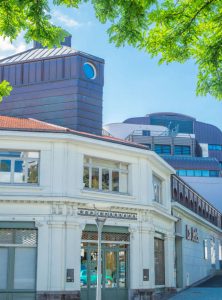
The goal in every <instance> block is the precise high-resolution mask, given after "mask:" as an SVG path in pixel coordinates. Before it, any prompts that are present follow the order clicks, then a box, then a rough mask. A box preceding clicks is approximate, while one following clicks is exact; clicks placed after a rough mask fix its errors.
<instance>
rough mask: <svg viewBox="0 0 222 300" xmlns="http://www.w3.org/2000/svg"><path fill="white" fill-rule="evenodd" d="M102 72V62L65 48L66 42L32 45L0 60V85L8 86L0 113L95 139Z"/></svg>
mask: <svg viewBox="0 0 222 300" xmlns="http://www.w3.org/2000/svg"><path fill="white" fill-rule="evenodd" d="M103 69H104V60H103V59H101V58H98V57H95V56H92V55H89V54H87V53H83V52H81V51H78V50H75V49H73V48H71V37H68V38H67V39H66V40H65V41H64V43H62V45H61V47H54V48H51V49H48V48H44V47H43V46H42V45H41V44H39V43H36V42H35V43H34V47H33V48H32V49H29V50H27V51H24V52H22V53H17V54H15V55H13V56H10V57H6V58H4V59H2V60H0V81H2V80H7V81H9V82H10V83H11V85H12V86H13V91H12V93H11V95H10V96H9V97H7V101H3V102H2V104H1V114H2V115H6V116H11V117H25V118H35V119H38V120H41V121H45V122H50V123H53V124H56V125H59V126H64V127H69V128H71V129H74V130H77V131H84V132H88V133H92V134H99V135H101V132H102V96H103V76H104V75H103Z"/></svg>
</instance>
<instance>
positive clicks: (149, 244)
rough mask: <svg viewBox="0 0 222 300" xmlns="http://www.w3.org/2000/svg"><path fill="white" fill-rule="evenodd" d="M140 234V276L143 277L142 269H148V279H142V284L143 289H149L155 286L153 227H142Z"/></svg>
mask: <svg viewBox="0 0 222 300" xmlns="http://www.w3.org/2000/svg"><path fill="white" fill-rule="evenodd" d="M141 234H142V236H141V240H142V243H141V248H142V249H141V252H142V270H141V271H140V272H141V276H142V277H143V269H149V281H143V278H142V286H143V288H144V289H151V288H154V287H155V264H154V229H152V228H150V227H142V233H141Z"/></svg>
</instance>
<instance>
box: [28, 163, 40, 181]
mask: <svg viewBox="0 0 222 300" xmlns="http://www.w3.org/2000/svg"><path fill="white" fill-rule="evenodd" d="M27 165H28V180H27V181H28V183H38V169H39V164H38V161H36V160H34V161H28V162H27Z"/></svg>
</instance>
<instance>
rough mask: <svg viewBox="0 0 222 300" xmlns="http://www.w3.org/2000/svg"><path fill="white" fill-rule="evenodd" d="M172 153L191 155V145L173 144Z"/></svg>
mask: <svg viewBox="0 0 222 300" xmlns="http://www.w3.org/2000/svg"><path fill="white" fill-rule="evenodd" d="M188 150H189V151H188ZM174 155H181V156H191V147H190V146H189V145H174Z"/></svg>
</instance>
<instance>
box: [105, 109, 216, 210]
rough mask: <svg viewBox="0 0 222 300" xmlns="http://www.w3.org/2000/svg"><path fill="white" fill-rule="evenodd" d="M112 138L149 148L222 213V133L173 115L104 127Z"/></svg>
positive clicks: (161, 115) (148, 116) (150, 117)
mask: <svg viewBox="0 0 222 300" xmlns="http://www.w3.org/2000/svg"><path fill="white" fill-rule="evenodd" d="M104 129H105V131H106V132H108V133H109V135H111V136H115V137H121V138H124V139H126V140H130V141H133V142H136V143H140V144H143V145H146V146H147V147H149V149H150V150H153V151H155V152H156V153H158V154H159V155H160V156H161V157H162V158H163V159H164V160H165V161H167V162H168V163H169V164H170V165H171V166H172V167H173V168H175V169H176V171H177V175H179V176H180V177H182V178H183V179H184V180H185V181H186V182H187V183H188V184H189V185H191V186H192V187H193V188H194V189H195V190H197V191H198V192H199V193H200V194H201V195H203V196H204V197H205V198H206V199H207V200H208V201H210V202H211V203H213V204H214V205H215V206H216V207H217V208H218V209H222V203H221V202H222V201H221V190H222V131H221V130H220V129H219V128H217V127H216V126H214V125H212V124H207V123H203V122H200V121H197V120H196V119H195V118H193V117H190V116H186V115H183V114H177V113H172V112H160V113H153V114H148V115H146V116H145V117H134V118H129V119H127V120H125V121H124V122H123V123H113V124H107V125H105V126H104Z"/></svg>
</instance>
